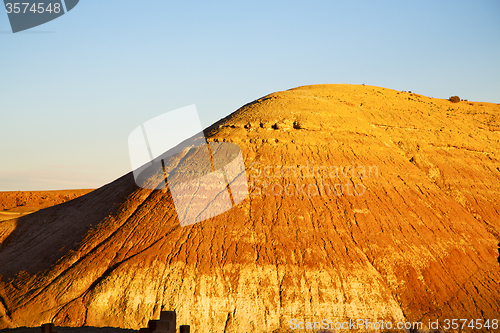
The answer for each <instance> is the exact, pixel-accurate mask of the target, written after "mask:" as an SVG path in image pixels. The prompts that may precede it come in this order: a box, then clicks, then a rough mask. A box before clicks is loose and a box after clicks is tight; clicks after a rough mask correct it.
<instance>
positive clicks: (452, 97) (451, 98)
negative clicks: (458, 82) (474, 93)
mask: <svg viewBox="0 0 500 333" xmlns="http://www.w3.org/2000/svg"><path fill="white" fill-rule="evenodd" d="M448 100H449V101H450V102H452V103H458V102H460V97H458V96H451V97H450V98H448Z"/></svg>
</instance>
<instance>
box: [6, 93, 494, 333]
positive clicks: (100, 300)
mask: <svg viewBox="0 0 500 333" xmlns="http://www.w3.org/2000/svg"><path fill="white" fill-rule="evenodd" d="M205 132H206V135H207V140H208V141H209V142H212V143H213V142H234V143H236V144H238V145H239V146H240V148H241V150H242V154H243V158H244V161H245V166H246V172H247V178H248V182H249V190H250V192H251V193H250V195H249V196H248V197H247V198H246V199H245V200H244V201H243V202H242V203H240V204H239V205H238V206H237V207H235V208H233V209H232V210H230V211H227V212H226V213H224V214H221V215H219V216H216V217H214V218H212V219H209V220H206V221H203V222H200V223H197V224H193V225H190V226H187V227H180V225H179V221H178V218H177V215H176V212H175V209H174V205H173V202H172V197H171V195H170V192H169V190H168V189H167V190H147V189H142V188H140V187H138V186H137V185H136V184H135V183H134V179H133V176H132V174H127V175H125V176H123V177H121V178H119V179H117V180H116V181H114V182H113V183H110V184H108V185H105V186H103V187H101V188H100V189H97V190H94V191H93V192H91V193H89V194H87V195H84V196H82V197H79V198H77V199H75V200H73V201H71V202H69V203H66V204H63V205H58V206H54V207H51V208H47V209H44V210H43V211H39V212H36V213H33V214H30V215H28V216H24V217H21V218H19V219H14V220H8V221H5V222H0V242H2V244H1V246H0V274H1V275H2V277H1V280H0V327H18V326H38V325H40V324H41V323H44V322H51V321H53V322H54V323H55V324H56V325H58V326H83V325H88V326H95V327H100V326H115V327H122V328H134V329H138V328H139V327H141V326H144V325H145V324H146V323H147V320H148V319H149V318H152V317H155V316H158V314H159V312H160V311H161V310H162V308H165V309H168V310H176V311H177V318H178V321H179V322H183V323H186V324H189V325H191V328H192V330H193V331H194V332H285V331H287V330H288V329H289V328H290V320H291V319H294V318H295V319H298V320H301V321H319V320H321V319H323V318H328V319H330V320H332V321H345V320H347V321H348V320H349V319H353V320H356V319H358V318H368V319H371V320H374V321H375V320H384V321H391V322H398V321H422V322H424V323H427V322H428V320H435V319H440V320H444V319H446V318H468V319H478V318H481V319H484V320H486V319H493V318H497V316H498V313H500V284H499V282H500V265H499V263H498V261H497V257H498V253H499V252H498V245H497V244H498V243H499V241H500V204H499V202H498V198H500V157H499V156H500V106H499V105H496V104H490V103H472V102H459V103H451V102H450V101H448V100H444V99H433V98H429V97H425V96H421V95H417V94H412V93H406V92H399V91H394V90H389V89H385V88H379V87H372V86H356V85H318V86H305V87H299V88H295V89H291V90H288V91H283V92H277V93H273V94H270V95H267V96H265V97H262V98H260V99H258V100H256V101H254V102H252V103H249V104H247V105H245V106H243V107H242V108H240V109H239V110H237V111H236V112H234V113H233V114H231V115H230V116H228V117H226V118H225V119H222V120H221V121H219V122H218V123H216V124H214V125H213V126H211V127H209V128H207V129H206V131H205ZM189 161H190V160H189V153H186V155H184V159H183V160H182V163H187V162H189ZM169 163H170V164H168V165H166V169H167V171H168V172H171V171H172V170H175V168H176V167H177V166H178V165H179V164H180V163H181V161H180V160H171V161H170V162H169Z"/></svg>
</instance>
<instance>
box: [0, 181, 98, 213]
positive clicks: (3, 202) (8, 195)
mask: <svg viewBox="0 0 500 333" xmlns="http://www.w3.org/2000/svg"><path fill="white" fill-rule="evenodd" d="M91 191H92V190H91V189H89V190H82V189H78V190H59V191H8V192H0V221H5V220H10V219H13V218H17V217H21V216H24V215H27V214H31V213H33V212H36V211H38V210H40V209H43V208H47V207H51V206H55V205H59V204H61V203H64V202H66V201H70V200H72V199H75V198H78V197H79V196H82V195H84V194H87V193H89V192H91Z"/></svg>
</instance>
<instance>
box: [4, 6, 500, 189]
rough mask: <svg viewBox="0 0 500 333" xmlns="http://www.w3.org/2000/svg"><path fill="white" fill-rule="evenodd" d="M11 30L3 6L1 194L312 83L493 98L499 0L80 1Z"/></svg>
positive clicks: (39, 185) (62, 181)
mask: <svg viewBox="0 0 500 333" xmlns="http://www.w3.org/2000/svg"><path fill="white" fill-rule="evenodd" d="M9 31H10V26H9V22H8V18H7V14H6V13H5V12H3V11H0V51H1V52H0V116H1V118H0V143H1V145H0V191H7V190H42V189H66V188H94V187H99V186H101V185H103V184H105V183H108V182H111V181H112V180H114V179H115V178H117V177H119V176H121V175H123V174H125V173H127V172H129V171H130V162H129V157H128V148H127V139H128V135H129V133H130V132H131V131H132V130H133V129H134V128H135V127H137V126H138V125H139V124H141V123H143V122H144V121H146V120H148V119H151V118H153V117H155V116H157V115H160V114H162V113H164V112H167V111H171V110H174V109H177V108H180V107H183V106H186V105H190V104H196V106H197V108H198V112H199V114H200V118H201V122H202V125H203V126H204V127H206V126H208V125H210V124H211V123H213V122H215V121H217V120H218V119H220V118H222V117H224V116H226V115H227V114H229V113H231V112H232V111H234V110H236V109H237V108H239V107H240V106H241V105H243V104H245V103H247V102H250V101H252V100H254V99H256V98H259V97H261V96H263V95H266V94H268V93H271V92H274V91H279V90H285V89H289V88H293V87H296V86H301V85H307V84H317V83H352V84H361V83H365V84H369V85H376V86H382V87H387V88H392V89H397V90H411V91H413V92H417V93H419V94H423V95H427V96H431V97H439V98H448V97H449V96H451V95H459V96H460V97H462V98H467V99H469V100H474V101H486V102H495V103H499V102H500V79H499V78H500V1H497V0H490V1H486V0H484V1H403V0H400V1H372V0H369V1H357V0H351V1H342V2H340V1H290V0H289V1H272V0H271V1H260V0H254V1H234V0H233V1H210V2H209V1H167V0H149V1H139V0H137V1H131V0H81V1H80V3H79V4H78V6H77V7H75V8H74V9H73V10H72V11H71V12H69V13H68V14H66V15H64V16H62V17H61V18H59V19H56V20H54V21H52V22H49V23H47V24H44V25H41V26H39V27H36V28H33V29H31V30H28V31H26V32H21V33H17V34H12V33H11V32H9Z"/></svg>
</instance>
